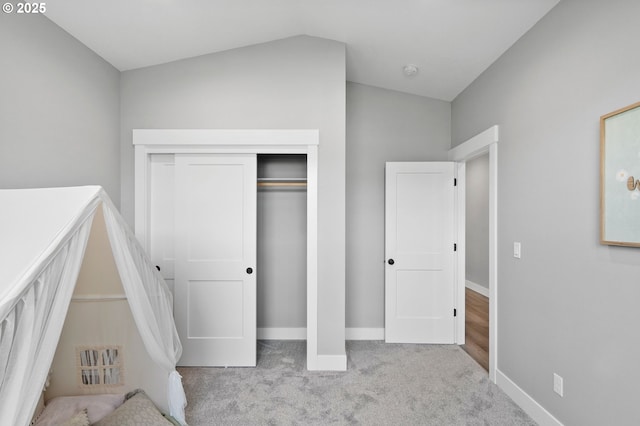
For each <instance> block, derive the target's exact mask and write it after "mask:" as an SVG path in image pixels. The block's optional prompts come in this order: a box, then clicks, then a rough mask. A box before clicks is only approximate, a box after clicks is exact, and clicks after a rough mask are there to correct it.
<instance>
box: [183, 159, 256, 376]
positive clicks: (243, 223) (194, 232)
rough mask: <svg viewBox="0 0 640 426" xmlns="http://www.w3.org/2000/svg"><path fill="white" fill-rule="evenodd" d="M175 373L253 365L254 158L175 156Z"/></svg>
mask: <svg viewBox="0 0 640 426" xmlns="http://www.w3.org/2000/svg"><path fill="white" fill-rule="evenodd" d="M175 188H176V192H175V200H176V204H175V302H174V308H175V316H176V325H177V328H178V333H179V335H180V339H181V341H182V345H183V347H184V350H183V354H182V358H181V359H180V361H179V365H182V366H255V365H256V273H255V267H256V155H255V154H246V155H219V154H197V155H196V154H176V156H175Z"/></svg>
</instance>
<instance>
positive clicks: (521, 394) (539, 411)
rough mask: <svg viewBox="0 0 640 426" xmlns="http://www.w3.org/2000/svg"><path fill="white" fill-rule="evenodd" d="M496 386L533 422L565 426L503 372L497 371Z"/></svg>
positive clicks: (550, 425)
mask: <svg viewBox="0 0 640 426" xmlns="http://www.w3.org/2000/svg"><path fill="white" fill-rule="evenodd" d="M496 384H497V385H498V386H499V387H500V389H502V390H503V391H504V393H506V394H507V395H508V396H509V397H510V398H511V399H512V400H513V402H515V403H516V404H518V405H519V406H520V408H522V409H523V410H524V411H525V412H526V413H527V414H528V415H529V416H531V418H532V419H533V420H535V421H536V422H537V423H538V424H539V425H541V426H563V425H562V423H561V422H560V420H558V419H556V418H555V417H553V415H552V414H551V413H550V412H548V411H547V410H546V409H545V408H544V407H543V406H542V405H540V404H538V402H537V401H536V400H535V399H533V398H531V396H529V394H527V393H526V392H525V391H523V390H522V389H521V388H520V386H518V385H516V384H515V383H514V382H513V381H512V380H511V379H510V378H509V377H507V376H506V375H505V374H504V373H503V372H502V371H500V370H498V369H496Z"/></svg>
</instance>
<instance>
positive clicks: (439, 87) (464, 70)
mask: <svg viewBox="0 0 640 426" xmlns="http://www.w3.org/2000/svg"><path fill="white" fill-rule="evenodd" d="M558 2H559V0H108V1H105V0H53V1H50V2H48V3H47V12H46V15H47V17H48V18H49V19H51V20H52V21H53V22H55V23H56V24H57V25H59V26H60V27H62V28H64V29H65V30H66V31H67V32H69V33H70V34H71V35H73V36H74V37H76V38H77V39H78V40H80V41H81V42H82V43H84V44H85V45H87V46H88V47H89V48H90V49H92V50H93V51H95V52H96V53H97V54H98V55H100V56H101V57H103V58H104V59H105V60H107V61H108V62H110V63H111V64H112V65H113V66H115V67H116V68H118V69H119V70H121V71H124V70H130V69H135V68H141V67H146V66H150V65H156V64H161V63H166V62H171V61H175V60H178V59H184V58H189V57H193V56H199V55H204V54H208V53H213V52H220V51H223V50H228V49H233V48H237V47H242V46H247V45H251V44H257V43H264V42H267V41H271V40H277V39H282V38H286V37H291V36H295V35H300V34H306V35H310V36H315V37H322V38H327V39H332V40H337V41H341V42H344V43H345V44H346V50H347V79H348V80H349V81H353V82H357V83H363V84H368V85H372V86H378V87H383V88H387V89H393V90H399V91H402V92H407V93H413V94H417V95H422V96H428V97H431V98H436V99H442V100H446V101H450V100H452V99H454V98H455V97H456V96H457V95H458V94H459V93H460V92H461V91H462V90H463V89H464V88H465V87H467V86H468V85H469V84H470V83H471V82H472V81H473V80H474V79H475V78H476V77H478V76H479V75H480V74H481V73H482V72H483V71H484V70H485V69H487V68H488V67H489V66H490V65H491V64H492V63H493V62H494V61H495V60H496V59H497V58H498V57H499V56H500V55H501V54H502V53H504V52H505V51H506V50H507V49H508V48H509V47H510V46H511V45H513V43H515V42H516V41H517V40H518V39H519V38H520V37H521V36H522V35H523V34H524V33H526V32H527V31H528V30H529V29H530V28H531V27H532V26H533V25H534V24H535V23H536V22H537V21H538V20H539V19H540V18H541V17H542V16H544V15H545V14H546V13H547V12H548V11H549V10H551V8H553V7H554V6H555V5H556V4H557V3H558ZM406 64H415V65H417V67H418V73H417V74H415V75H414V76H412V77H407V76H405V75H404V73H403V67H404V65H406Z"/></svg>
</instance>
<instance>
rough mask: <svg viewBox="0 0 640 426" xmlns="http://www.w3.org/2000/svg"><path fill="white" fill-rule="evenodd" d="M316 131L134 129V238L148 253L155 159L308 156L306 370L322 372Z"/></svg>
mask: <svg viewBox="0 0 640 426" xmlns="http://www.w3.org/2000/svg"><path fill="white" fill-rule="evenodd" d="M319 140H320V134H319V130H318V129H268V130H253V129H251V130H241V129H134V130H133V145H134V147H135V174H134V176H135V188H134V190H135V195H134V197H135V233H136V237H137V238H138V240H139V241H140V243H141V244H142V246H143V247H144V248H145V250H147V252H149V248H150V243H149V232H148V228H149V212H148V201H149V188H150V181H149V177H150V161H151V155H153V154H186V153H188V154H306V156H307V369H308V370H317V369H318V144H319Z"/></svg>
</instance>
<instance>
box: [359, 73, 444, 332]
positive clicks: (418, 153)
mask: <svg viewBox="0 0 640 426" xmlns="http://www.w3.org/2000/svg"><path fill="white" fill-rule="evenodd" d="M450 126H451V105H450V103H449V102H445V101H439V100H435V99H429V98H425V97H422V96H414V95H408V94H406V93H401V92H396V91H392V90H385V89H379V88H376V87H371V86H366V85H362V84H356V83H347V327H367V328H380V327H384V163H385V162H386V161H438V160H440V161H442V160H446V159H447V151H448V149H449V143H450V140H451V135H450V128H451V127H450Z"/></svg>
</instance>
